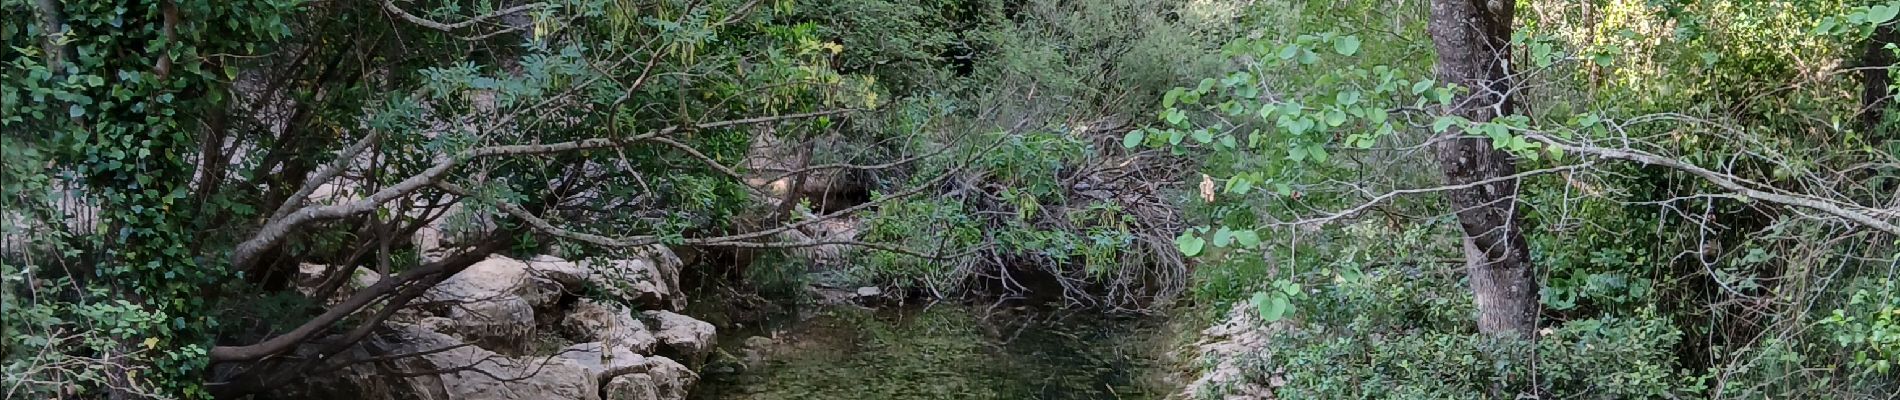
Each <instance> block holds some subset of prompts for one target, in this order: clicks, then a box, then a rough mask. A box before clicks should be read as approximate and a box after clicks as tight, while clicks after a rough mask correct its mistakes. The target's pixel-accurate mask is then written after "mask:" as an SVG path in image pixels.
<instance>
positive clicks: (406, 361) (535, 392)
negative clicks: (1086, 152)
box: [309, 326, 600, 400]
mask: <svg viewBox="0 0 1900 400" xmlns="http://www.w3.org/2000/svg"><path fill="white" fill-rule="evenodd" d="M368 349H378V350H379V351H378V352H377V353H383V354H419V355H416V356H412V357H400V358H395V359H392V360H389V361H388V362H381V363H360V364H355V365H352V366H351V367H350V368H349V371H348V372H346V375H347V376H346V377H345V378H344V384H343V385H320V386H319V387H317V388H316V389H317V390H318V391H319V392H320V391H323V390H337V391H338V392H335V393H327V395H331V396H335V395H344V396H352V397H354V398H361V399H367V400H384V399H405V398H409V399H426V400H533V399H549V400H597V399H599V398H600V394H599V393H598V391H599V385H598V381H595V380H593V379H592V375H591V374H590V373H589V372H588V370H587V369H586V368H585V367H583V366H581V365H580V364H578V363H576V362H574V361H573V360H570V359H566V358H558V357H534V358H511V357H506V356H502V355H500V354H496V353H494V352H491V351H488V350H485V349H482V348H480V347H476V346H469V345H467V344H466V343H463V342H462V341H461V340H457V339H456V338H454V337H450V336H448V335H444V334H441V333H436V332H433V331H429V330H426V329H422V328H421V327H417V326H400V327H397V328H396V329H395V331H394V332H392V333H389V334H379V335H374V336H371V337H370V338H369V339H367V340H365V343H364V344H362V345H359V346H357V347H356V349H354V350H352V352H354V353H356V354H354V356H356V357H369V356H370V355H369V354H368V351H369V350H368ZM428 371H450V372H443V373H439V374H421V375H416V374H417V373H421V372H428ZM406 375H416V376H406ZM342 386H349V387H348V388H345V387H342ZM352 391H353V392H354V393H353V394H346V393H347V392H352ZM309 395H310V397H313V398H320V397H324V396H325V395H326V393H318V392H312V393H309Z"/></svg>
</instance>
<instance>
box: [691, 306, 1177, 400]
mask: <svg viewBox="0 0 1900 400" xmlns="http://www.w3.org/2000/svg"><path fill="white" fill-rule="evenodd" d="M782 314H785V315H778V316H774V317H770V318H766V319H765V320H764V321H763V322H762V323H757V324H755V325H756V326H742V327H734V328H728V327H723V326H722V327H721V331H720V336H721V343H720V351H719V352H718V353H717V355H716V356H715V357H714V358H715V360H714V361H712V362H711V363H709V364H708V365H707V367H706V368H705V369H704V371H703V372H702V374H703V377H702V381H701V383H700V384H699V385H698V386H697V387H695V389H694V392H693V395H692V397H691V398H692V399H694V400H715V399H745V400H779V399H1048V400H1067V399H1158V398H1161V397H1162V394H1163V393H1167V391H1168V390H1170V389H1171V387H1169V385H1168V384H1167V383H1166V381H1167V380H1166V379H1165V374H1162V373H1157V372H1156V371H1158V370H1160V368H1159V365H1161V363H1159V362H1156V360H1155V358H1154V357H1153V356H1155V355H1158V354H1160V352H1159V351H1157V350H1156V349H1159V348H1162V347H1163V346H1160V345H1157V344H1159V343H1162V342H1163V340H1164V339H1163V337H1164V336H1165V335H1164V334H1162V333H1161V332H1163V331H1164V330H1163V329H1161V327H1162V326H1164V324H1162V323H1161V322H1160V321H1159V320H1157V319H1155V318H1151V317H1133V316H1117V315H1108V314H1104V313H1102V312H1100V311H1097V310H1074V309H1056V308H1051V307H1042V306H1011V305H1004V306H990V305H970V304H958V303H949V302H940V303H934V304H927V305H905V306H885V307H878V308H866V307H862V306H857V305H850V304H844V305H828V306H805V309H802V310H796V311H793V312H786V313H782Z"/></svg>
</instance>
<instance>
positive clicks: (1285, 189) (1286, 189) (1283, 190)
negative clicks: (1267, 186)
mask: <svg viewBox="0 0 1900 400" xmlns="http://www.w3.org/2000/svg"><path fill="white" fill-rule="evenodd" d="M1273 191H1275V192H1279V193H1280V195H1281V196H1292V195H1293V186H1292V185H1287V184H1285V183H1274V184H1273Z"/></svg>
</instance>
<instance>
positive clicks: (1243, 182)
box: [1227, 176, 1253, 195]
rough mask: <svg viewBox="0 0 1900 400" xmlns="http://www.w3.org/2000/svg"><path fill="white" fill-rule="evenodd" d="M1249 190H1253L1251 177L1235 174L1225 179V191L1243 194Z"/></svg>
mask: <svg viewBox="0 0 1900 400" xmlns="http://www.w3.org/2000/svg"><path fill="white" fill-rule="evenodd" d="M1251 191H1253V180H1252V179H1247V178H1243V177H1238V176H1236V177H1233V178H1230V179H1228V180H1227V193H1232V194H1240V195H1244V194H1247V192H1251Z"/></svg>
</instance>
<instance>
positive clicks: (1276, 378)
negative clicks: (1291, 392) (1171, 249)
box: [1177, 303, 1288, 400]
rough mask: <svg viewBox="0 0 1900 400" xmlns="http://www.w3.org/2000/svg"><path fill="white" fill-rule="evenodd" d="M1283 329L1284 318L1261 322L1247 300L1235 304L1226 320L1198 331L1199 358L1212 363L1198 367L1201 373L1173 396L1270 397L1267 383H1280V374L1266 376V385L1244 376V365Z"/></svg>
mask: <svg viewBox="0 0 1900 400" xmlns="http://www.w3.org/2000/svg"><path fill="white" fill-rule="evenodd" d="M1285 329H1288V326H1287V325H1286V323H1284V322H1280V323H1273V324H1266V323H1263V322H1262V321H1261V320H1260V317H1259V313H1257V312H1256V311H1255V310H1254V308H1253V307H1252V306H1251V305H1250V304H1247V303H1241V304H1235V305H1234V308H1233V309H1231V310H1229V311H1228V313H1227V320H1226V322H1223V323H1221V324H1220V325H1215V326H1213V327H1210V328H1207V329H1206V330H1203V331H1201V336H1202V337H1203V339H1202V341H1201V342H1200V343H1199V344H1197V345H1196V347H1197V349H1196V350H1197V352H1198V353H1200V358H1201V359H1203V360H1208V361H1210V362H1212V363H1213V366H1212V367H1210V368H1208V369H1207V370H1205V371H1202V374H1201V377H1200V378H1199V379H1196V380H1194V382H1192V383H1189V384H1188V385H1187V387H1185V388H1183V389H1182V391H1181V393H1179V394H1177V396H1179V397H1181V398H1194V399H1198V398H1206V396H1209V395H1219V396H1221V399H1223V400H1268V399H1272V398H1273V391H1272V389H1270V388H1268V387H1267V386H1279V385H1281V384H1284V383H1283V381H1281V378H1280V374H1278V373H1275V374H1273V376H1269V377H1268V379H1267V382H1265V383H1266V385H1262V384H1261V382H1253V381H1251V380H1250V379H1249V378H1248V377H1247V368H1248V367H1247V365H1248V364H1249V362H1250V361H1252V360H1257V359H1259V358H1260V357H1263V356H1265V355H1264V354H1262V353H1263V351H1264V349H1265V348H1266V343H1267V340H1268V338H1271V337H1273V334H1274V333H1275V332H1277V331H1283V330H1285Z"/></svg>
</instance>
